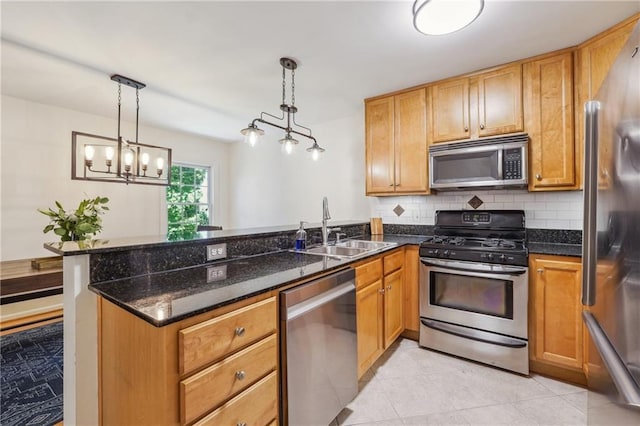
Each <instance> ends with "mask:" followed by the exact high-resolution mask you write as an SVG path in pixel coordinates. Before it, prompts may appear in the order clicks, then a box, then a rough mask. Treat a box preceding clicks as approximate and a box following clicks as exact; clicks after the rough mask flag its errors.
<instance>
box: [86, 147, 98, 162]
mask: <svg viewBox="0 0 640 426" xmlns="http://www.w3.org/2000/svg"><path fill="white" fill-rule="evenodd" d="M95 153H96V150H95V148H94V147H93V146H91V145H86V146H85V147H84V158H85V159H86V160H87V161H92V160H93V156H94V155H95Z"/></svg>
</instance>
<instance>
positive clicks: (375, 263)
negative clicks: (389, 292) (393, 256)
mask: <svg viewBox="0 0 640 426" xmlns="http://www.w3.org/2000/svg"><path fill="white" fill-rule="evenodd" d="M381 277H382V258H378V259H375V260H372V261H371V262H368V263H365V264H364V265H360V266H358V267H356V289H358V290H359V289H361V288H362V287H366V286H367V285H369V284H371V283H373V282H376V281H380V278H381Z"/></svg>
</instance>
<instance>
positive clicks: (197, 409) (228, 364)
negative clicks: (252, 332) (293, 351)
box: [180, 335, 278, 423]
mask: <svg viewBox="0 0 640 426" xmlns="http://www.w3.org/2000/svg"><path fill="white" fill-rule="evenodd" d="M277 344H278V342H277V338H276V335H271V336H269V337H267V338H266V339H263V340H261V341H259V342H258V343H255V344H253V345H251V346H249V347H248V348H246V349H244V350H242V351H240V352H238V353H235V354H233V355H231V356H229V357H227V358H225V359H223V360H222V361H220V362H219V363H216V364H214V365H212V366H211V367H208V368H206V369H204V370H203V371H201V372H199V373H197V374H194V375H193V376H190V377H188V378H186V379H185V380H183V381H182V382H180V401H181V407H182V409H181V421H182V422H183V423H190V422H192V421H194V420H196V419H197V418H198V417H200V416H202V415H204V414H206V413H207V412H208V411H210V410H212V409H213V408H216V407H217V406H218V405H220V404H221V403H223V402H224V401H225V400H227V399H229V398H231V397H232V396H234V395H236V394H238V393H240V392H241V391H242V390H244V389H246V388H247V387H249V386H250V385H251V384H253V383H255V382H257V381H258V380H259V379H260V378H262V377H264V376H266V375H267V374H268V373H270V372H271V371H275V369H276V367H277V360H278V351H277Z"/></svg>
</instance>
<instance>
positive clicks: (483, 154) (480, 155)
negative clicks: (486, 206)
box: [429, 133, 529, 191]
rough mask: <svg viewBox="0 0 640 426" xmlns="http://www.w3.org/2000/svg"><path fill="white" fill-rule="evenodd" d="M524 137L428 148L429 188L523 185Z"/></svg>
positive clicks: (524, 182) (524, 181)
mask: <svg viewBox="0 0 640 426" xmlns="http://www.w3.org/2000/svg"><path fill="white" fill-rule="evenodd" d="M528 141H529V137H528V136H527V134H526V133H519V134H514V135H509V136H502V137H495V138H490V139H479V140H475V141H469V142H456V143H450V144H435V145H432V146H430V147H429V184H430V187H431V189H435V190H438V191H444V190H455V189H466V188H514V187H515V188H522V187H525V186H526V185H527V145H528Z"/></svg>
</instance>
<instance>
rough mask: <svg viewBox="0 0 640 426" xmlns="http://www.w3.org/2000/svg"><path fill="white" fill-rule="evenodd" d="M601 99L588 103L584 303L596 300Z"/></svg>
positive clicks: (583, 260) (586, 116) (585, 162)
mask: <svg viewBox="0 0 640 426" xmlns="http://www.w3.org/2000/svg"><path fill="white" fill-rule="evenodd" d="M599 110H600V102H598V101H589V102H587V103H585V104H584V117H585V123H584V139H585V147H584V215H583V218H584V227H583V232H582V235H583V237H582V238H583V240H582V304H583V305H587V306H593V305H594V304H595V302H596V285H595V284H596V281H595V279H596V265H597V261H598V259H597V257H596V256H597V251H596V248H597V246H596V243H597V240H596V238H597V234H596V201H597V196H598V111H599Z"/></svg>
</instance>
